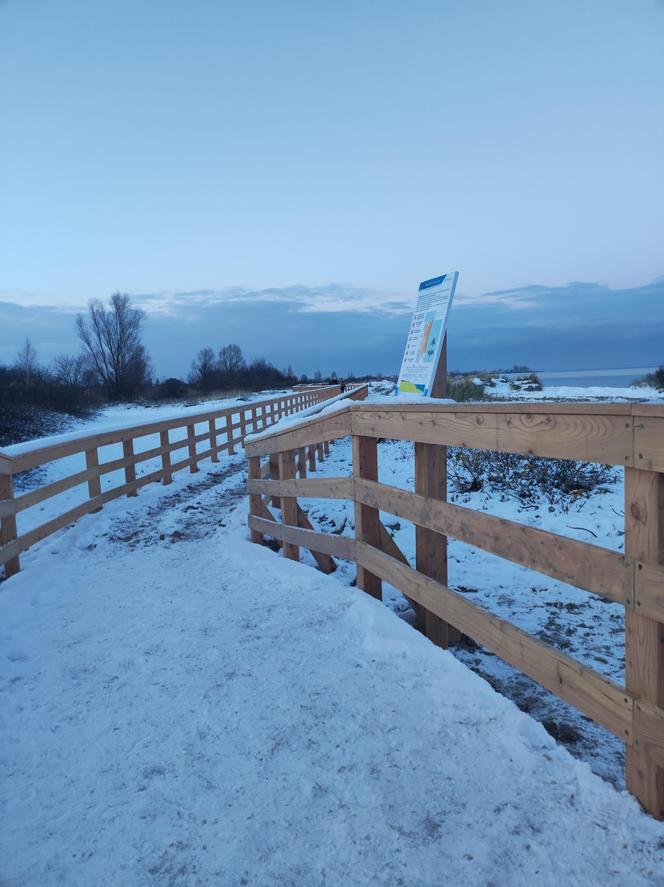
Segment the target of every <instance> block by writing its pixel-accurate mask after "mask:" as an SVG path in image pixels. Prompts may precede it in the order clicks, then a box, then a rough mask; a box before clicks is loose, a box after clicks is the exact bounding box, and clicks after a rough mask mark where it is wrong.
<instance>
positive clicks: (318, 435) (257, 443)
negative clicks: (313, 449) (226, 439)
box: [246, 407, 350, 456]
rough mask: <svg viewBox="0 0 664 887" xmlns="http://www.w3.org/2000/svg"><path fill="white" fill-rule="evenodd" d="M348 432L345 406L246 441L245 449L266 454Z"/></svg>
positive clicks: (306, 444) (250, 452)
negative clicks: (289, 427)
mask: <svg viewBox="0 0 664 887" xmlns="http://www.w3.org/2000/svg"><path fill="white" fill-rule="evenodd" d="M349 434H350V407H347V408H346V409H345V410H340V411H339V412H337V413H330V415H329V416H324V417H322V418H321V417H319V416H314V417H312V418H311V419H304V420H303V421H302V423H301V424H298V425H296V426H295V428H292V429H290V430H284V431H275V432H274V433H273V434H271V435H270V436H269V437H263V438H259V439H258V440H251V441H247V444H246V450H247V453H249V454H251V455H252V456H267V455H268V454H269V453H280V452H284V451H287V450H297V449H299V448H300V447H305V446H308V445H309V444H312V443H313V444H315V443H317V442H318V441H319V440H336V439H337V438H339V437H347V436H348V435H349Z"/></svg>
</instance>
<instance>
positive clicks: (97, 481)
mask: <svg viewBox="0 0 664 887" xmlns="http://www.w3.org/2000/svg"><path fill="white" fill-rule="evenodd" d="M85 467H86V468H87V469H88V471H90V470H92V471H94V472H95V474H94V475H93V476H92V477H91V478H90V479H89V480H88V496H89V497H90V499H96V497H97V496H101V478H100V476H99V451H98V450H97V447H94V449H92V450H86V451H85ZM99 511H101V505H100V506H99V508H95V510H94V511H93V512H92V514H96V513H97V512H99Z"/></svg>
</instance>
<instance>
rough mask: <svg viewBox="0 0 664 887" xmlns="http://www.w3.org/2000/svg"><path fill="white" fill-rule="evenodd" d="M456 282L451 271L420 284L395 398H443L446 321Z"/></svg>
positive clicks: (454, 273) (445, 370)
mask: <svg viewBox="0 0 664 887" xmlns="http://www.w3.org/2000/svg"><path fill="white" fill-rule="evenodd" d="M458 279H459V272H458V271H453V272H451V273H450V274H443V275H441V276H440V277H434V278H432V279H431V280H424V281H423V282H422V283H421V284H420V289H419V293H418V296H417V304H416V306H415V311H414V313H413V317H412V320H411V322H410V330H409V332H408V339H407V341H406V348H405V351H404V356H403V361H402V363H401V370H400V371H399V394H421V395H422V396H423V397H443V396H444V395H445V393H446V391H445V390H446V388H447V367H446V365H445V364H446V363H447V360H446V358H447V318H448V316H449V313H450V307H451V305H452V299H453V298H454V291H455V289H456V285H457V280H458Z"/></svg>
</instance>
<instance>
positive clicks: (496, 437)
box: [351, 404, 633, 465]
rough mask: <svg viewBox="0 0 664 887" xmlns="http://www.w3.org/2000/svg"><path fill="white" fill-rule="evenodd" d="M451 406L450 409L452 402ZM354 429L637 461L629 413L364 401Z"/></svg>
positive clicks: (612, 462)
mask: <svg viewBox="0 0 664 887" xmlns="http://www.w3.org/2000/svg"><path fill="white" fill-rule="evenodd" d="M449 409H452V408H451V407H450V408H449ZM351 428H352V432H353V434H360V435H368V436H371V437H386V438H390V439H393V440H413V441H416V442H418V443H430V444H439V445H447V446H463V447H471V448H474V449H483V450H498V451H501V452H510V453H519V454H521V455H538V456H546V457H550V458H561V459H584V460H587V461H590V462H602V463H605V464H608V465H631V464H633V440H632V420H631V417H624V416H615V415H610V414H607V415H604V414H599V415H598V414H594V413H593V414H590V415H582V414H578V413H576V412H571V411H570V412H569V414H563V413H557V412H556V413H554V412H552V411H551V410H550V409H549V405H548V404H547V406H546V407H543V406H540V411H539V413H530V412H528V413H522V412H520V411H514V412H512V413H497V412H492V411H489V410H487V409H485V405H484V404H483V405H482V407H481V408H478V407H475V410H474V412H469V411H455V412H447V411H445V412H441V411H440V409H438V410H434V409H432V408H429V407H428V405H427V408H426V409H424V408H418V409H417V411H413V410H406V409H405V408H402V406H401V405H400V406H399V408H398V409H385V408H383V410H382V411H374V410H368V409H366V407H365V406H362V407H360V408H357V407H353V408H352V410H351Z"/></svg>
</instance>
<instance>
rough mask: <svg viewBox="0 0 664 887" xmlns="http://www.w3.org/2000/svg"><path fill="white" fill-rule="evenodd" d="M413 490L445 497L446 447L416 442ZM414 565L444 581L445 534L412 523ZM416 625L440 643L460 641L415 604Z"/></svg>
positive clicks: (453, 630)
mask: <svg viewBox="0 0 664 887" xmlns="http://www.w3.org/2000/svg"><path fill="white" fill-rule="evenodd" d="M415 492H416V493H419V495H420V496H425V497H426V498H427V499H441V500H443V501H445V500H446V499H447V447H441V446H438V445H437V444H422V443H416V444H415ZM415 566H416V569H417V570H419V571H420V573H424V575H425V576H430V577H431V578H432V579H435V580H436V581H437V582H440V583H442V584H443V585H447V536H444V535H443V534H442V533H435V532H434V531H433V530H428V529H426V528H424V527H419V526H416V527H415ZM415 612H416V616H417V627H418V628H419V629H420V631H424V632H425V634H426V636H427V637H428V638H429V639H430V640H431V641H433V643H434V644H437V645H438V646H439V647H445V648H447V647H449V646H450V645H452V644H457V643H458V642H459V638H460V636H459V632H458V631H457V630H456V629H455V628H453V627H452V626H451V625H448V623H447V622H444V621H443V620H442V619H441V618H440V617H439V616H436V615H434V614H433V613H430V612H428V611H427V610H424V608H422V607H418V608H416V611H415Z"/></svg>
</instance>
